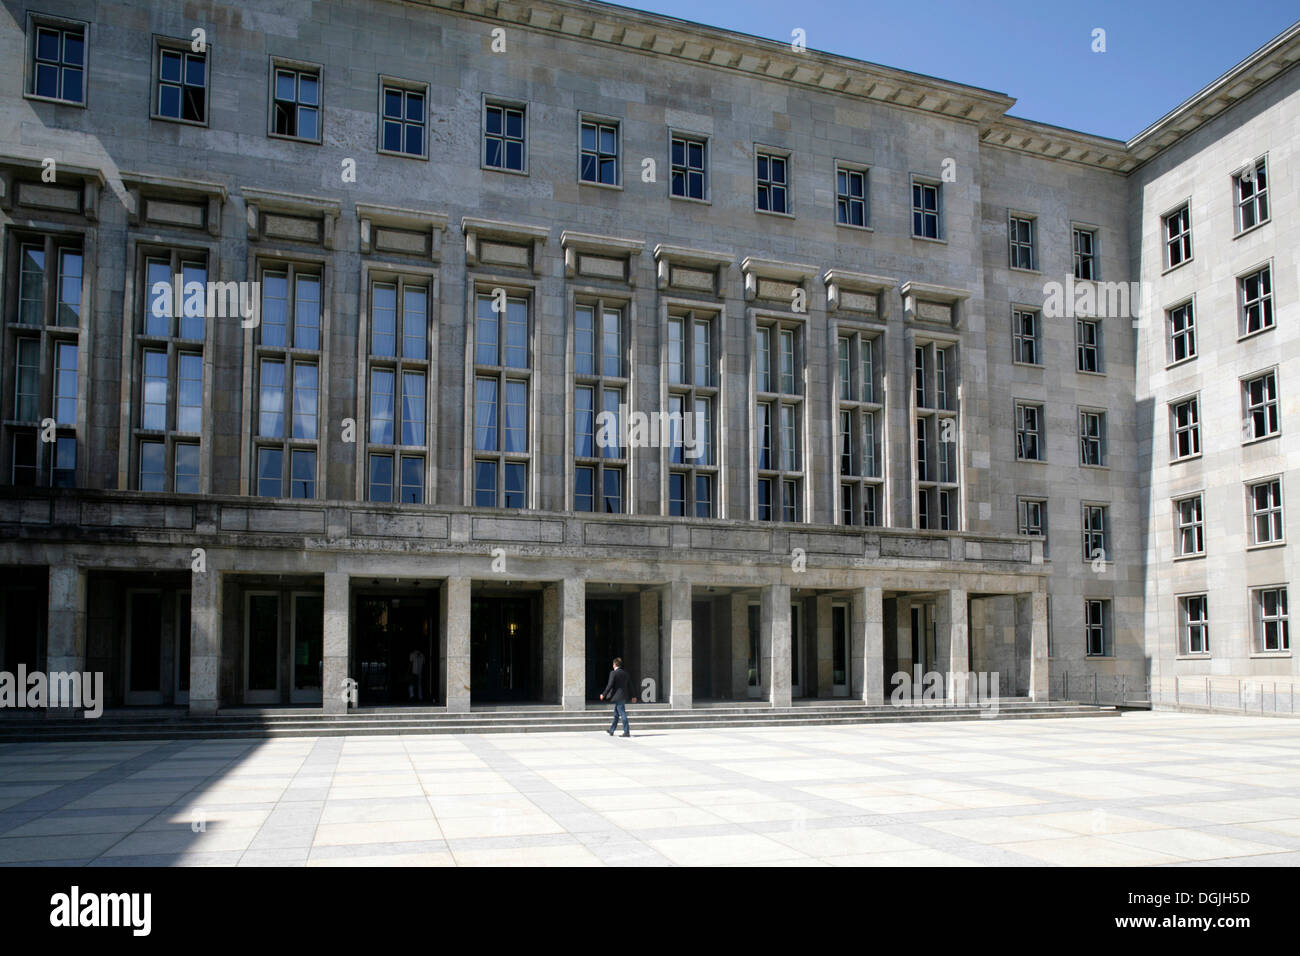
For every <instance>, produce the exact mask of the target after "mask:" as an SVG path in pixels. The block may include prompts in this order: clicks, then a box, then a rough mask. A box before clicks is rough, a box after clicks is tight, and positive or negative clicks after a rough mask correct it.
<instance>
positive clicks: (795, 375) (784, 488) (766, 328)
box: [755, 321, 804, 521]
mask: <svg viewBox="0 0 1300 956" xmlns="http://www.w3.org/2000/svg"><path fill="white" fill-rule="evenodd" d="M755 336H756V341H757V346H756V349H755V356H756V369H755V371H756V382H757V386H758V387H757V392H758V405H757V409H756V419H755V422H756V434H757V439H758V441H757V446H758V490H757V502H758V508H757V511H758V518H759V520H760V521H801V520H803V517H802V516H803V498H802V491H803V454H802V445H801V443H802V441H803V434H802V420H803V398H802V382H803V374H802V371H803V362H804V358H803V341H802V339H803V329H802V327H801V326H800V325H795V324H793V323H791V324H783V323H781V322H779V321H776V322H770V323H764V324H760V325H759V326H758V327H757V328H756V329H755Z"/></svg>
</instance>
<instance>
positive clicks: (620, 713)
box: [600, 657, 632, 737]
mask: <svg viewBox="0 0 1300 956" xmlns="http://www.w3.org/2000/svg"><path fill="white" fill-rule="evenodd" d="M627 685H628V676H627V671H625V670H623V658H621V657H616V658H614V669H613V670H612V671H610V672H609V682H608V683H607V684H606V685H605V692H604V693H603V694H601V695H600V699H601V700H608V701H611V702H613V704H614V722H613V723H612V724H610V725H609V730H607V731H605V733H607V734H609V735H610V736H611V737H613V736H614V731H615V730H617V729H618V720H619V718H620V717H622V718H623V736H624V737H631V736H632V734H631V732H629V731H628V728H627Z"/></svg>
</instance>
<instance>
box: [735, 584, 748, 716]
mask: <svg viewBox="0 0 1300 956" xmlns="http://www.w3.org/2000/svg"><path fill="white" fill-rule="evenodd" d="M748 696H749V597H748V596H747V595H746V594H745V593H744V592H743V591H733V592H732V594H731V698H732V700H744V699H745V698H747V697H748Z"/></svg>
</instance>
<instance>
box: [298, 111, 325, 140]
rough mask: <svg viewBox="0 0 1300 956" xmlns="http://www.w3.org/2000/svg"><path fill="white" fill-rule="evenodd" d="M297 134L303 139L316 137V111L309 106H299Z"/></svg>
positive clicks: (317, 134)
mask: <svg viewBox="0 0 1300 956" xmlns="http://www.w3.org/2000/svg"><path fill="white" fill-rule="evenodd" d="M298 135H299V136H301V137H302V138H303V139H316V137H317V136H319V135H320V134H319V133H317V132H316V111H315V110H314V109H312V108H310V107H306V106H303V107H299V109H298Z"/></svg>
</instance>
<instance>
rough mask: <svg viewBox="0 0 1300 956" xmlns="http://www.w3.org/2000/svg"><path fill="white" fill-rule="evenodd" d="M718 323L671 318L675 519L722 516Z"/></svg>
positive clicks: (708, 317)
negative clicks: (718, 446)
mask: <svg viewBox="0 0 1300 956" xmlns="http://www.w3.org/2000/svg"><path fill="white" fill-rule="evenodd" d="M716 320H717V318H716V316H714V315H712V314H710V313H705V312H699V311H694V310H687V311H673V312H669V314H668V376H667V377H668V405H669V408H668V411H669V420H670V422H671V423H672V439H671V441H670V443H669V447H668V486H669V487H668V514H670V515H677V516H688V515H689V516H694V517H697V518H714V517H719V515H717V514H716V513H715V510H714V509H715V501H716V498H717V487H718V482H719V481H720V480H721V479H720V474H719V471H718V460H717V458H716V455H715V452H714V447H715V439H714V434H715V433H714V429H715V425H714V418H715V415H714V410H715V408H717V407H718V402H719V401H720V393H719V391H718V382H719V379H720V374H719V369H718V364H719V361H720V356H719V353H718V345H719V343H718V342H717V338H718V336H717V335H716V334H715V333H714V328H715V322H716ZM679 423H681V424H680V425H679ZM692 452H693V453H694V455H692V454H691V453H692Z"/></svg>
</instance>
